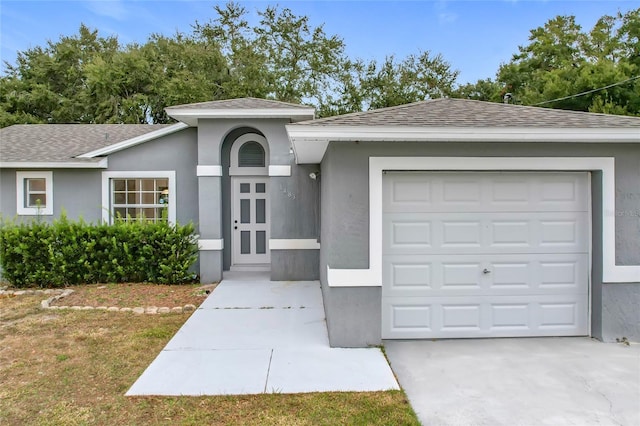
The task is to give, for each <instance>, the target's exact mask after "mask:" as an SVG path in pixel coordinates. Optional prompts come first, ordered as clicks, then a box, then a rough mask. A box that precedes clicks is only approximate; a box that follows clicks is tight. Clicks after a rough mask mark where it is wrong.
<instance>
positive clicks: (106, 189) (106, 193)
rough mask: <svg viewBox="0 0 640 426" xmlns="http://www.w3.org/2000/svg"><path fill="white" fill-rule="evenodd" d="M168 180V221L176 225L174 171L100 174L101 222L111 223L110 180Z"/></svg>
mask: <svg viewBox="0 0 640 426" xmlns="http://www.w3.org/2000/svg"><path fill="white" fill-rule="evenodd" d="M123 178H124V179H152V178H158V179H168V181H169V208H168V218H167V219H168V221H169V223H176V172H175V170H161V171H143V172H136V171H121V172H102V221H103V222H105V223H113V214H112V212H111V185H110V183H111V179H123Z"/></svg>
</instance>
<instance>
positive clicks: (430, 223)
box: [383, 212, 589, 255]
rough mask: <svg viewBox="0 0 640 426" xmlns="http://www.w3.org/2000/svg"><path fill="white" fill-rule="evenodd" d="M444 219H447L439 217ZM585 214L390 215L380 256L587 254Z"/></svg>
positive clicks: (384, 229) (587, 223) (386, 217)
mask: <svg viewBox="0 0 640 426" xmlns="http://www.w3.org/2000/svg"><path fill="white" fill-rule="evenodd" d="M443 216H446V217H443ZM588 235H589V215H588V213H585V212H560V213H557V212H556V213H552V212H542V213H539V212H530V213H524V212H516V213H505V212H499V213H493V214H492V213H460V212H457V213H447V214H446V215H442V214H433V213H414V212H413V213H389V214H386V215H384V219H383V242H384V251H385V254H389V255H393V254H436V253H438V254H445V253H449V254H459V253H485V252H487V251H490V252H492V253H505V254H506V253H513V252H518V253H550V252H553V253H580V252H586V251H587V247H588Z"/></svg>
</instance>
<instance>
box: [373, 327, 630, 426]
mask: <svg viewBox="0 0 640 426" xmlns="http://www.w3.org/2000/svg"><path fill="white" fill-rule="evenodd" d="M385 350H386V353H387V357H388V358H389V362H390V363H391V367H392V369H393V371H394V372H395V373H396V376H397V378H398V381H399V382H400V385H401V386H402V388H403V389H404V390H405V392H406V393H407V396H408V398H409V401H410V403H411V405H412V406H413V408H414V410H415V411H416V413H417V414H418V417H419V418H420V421H421V422H422V423H423V424H425V425H492V426H494V425H629V426H632V425H640V345H637V344H635V345H634V344H632V345H631V346H627V345H623V344H615V343H602V342H599V341H597V340H593V339H590V338H586V337H569V338H524V339H475V340H468V339H467V340H462V339H461V340H440V341H386V342H385Z"/></svg>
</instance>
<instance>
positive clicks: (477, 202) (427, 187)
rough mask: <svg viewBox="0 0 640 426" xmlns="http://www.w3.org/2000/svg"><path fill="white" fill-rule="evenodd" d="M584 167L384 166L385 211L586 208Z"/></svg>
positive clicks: (571, 209)
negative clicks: (451, 169)
mask: <svg viewBox="0 0 640 426" xmlns="http://www.w3.org/2000/svg"><path fill="white" fill-rule="evenodd" d="M584 176H585V173H583V172H568V173H547V172H538V173H536V172H522V173H517V174H516V173H500V172H483V173H478V172H458V173H448V172H442V173H439V172H432V173H429V174H425V173H418V172H416V173H407V172H404V173H394V172H387V173H386V179H384V181H383V188H384V194H383V200H384V211H385V212H389V213H391V212H396V211H408V210H410V211H419V212H449V211H459V209H461V208H462V209H465V210H473V211H500V210H508V211H514V212H515V211H555V212H557V211H585V212H586V211H588V210H589V199H588V192H587V188H588V182H587V180H586V179H584Z"/></svg>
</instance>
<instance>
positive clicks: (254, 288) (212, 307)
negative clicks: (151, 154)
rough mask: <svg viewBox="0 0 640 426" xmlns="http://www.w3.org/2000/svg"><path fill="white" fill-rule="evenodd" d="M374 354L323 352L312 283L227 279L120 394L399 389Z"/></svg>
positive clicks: (324, 339) (316, 286)
mask: <svg viewBox="0 0 640 426" xmlns="http://www.w3.org/2000/svg"><path fill="white" fill-rule="evenodd" d="M398 388H399V387H398V383H397V382H396V380H395V377H394V375H393V372H392V371H391V369H390V368H389V365H388V364H387V362H386V359H385V358H384V355H383V354H382V352H381V351H380V349H378V348H360V349H346V348H330V347H329V339H328V336H327V328H326V322H325V316H324V307H323V302H322V293H321V291H320V283H319V282H318V281H277V282H271V281H269V280H268V278H267V277H266V276H264V275H263V274H256V273H253V274H251V273H230V274H225V279H224V280H223V281H222V282H221V283H220V284H219V285H218V287H217V288H216V289H215V290H214V291H213V292H212V293H211V295H209V297H208V298H207V299H206V300H205V301H204V302H203V303H202V305H201V306H200V308H199V309H197V310H196V311H195V312H194V313H193V314H192V316H191V317H190V318H189V319H188V320H187V322H185V324H184V325H183V326H182V328H181V329H180V330H179V331H178V332H177V333H176V335H175V336H174V337H173V338H172V339H171V340H170V341H169V343H168V344H167V346H166V347H165V348H164V349H163V350H162V351H161V352H160V354H159V355H158V356H157V358H156V359H155V360H154V361H153V362H152V363H151V365H150V366H149V367H148V368H147V369H146V370H145V372H144V373H143V374H142V376H141V377H140V378H139V379H138V380H137V381H136V382H135V383H134V384H133V386H132V387H131V389H129V391H128V392H127V395H226V394H258V393H298V392H327V391H379V390H388V389H398Z"/></svg>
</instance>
